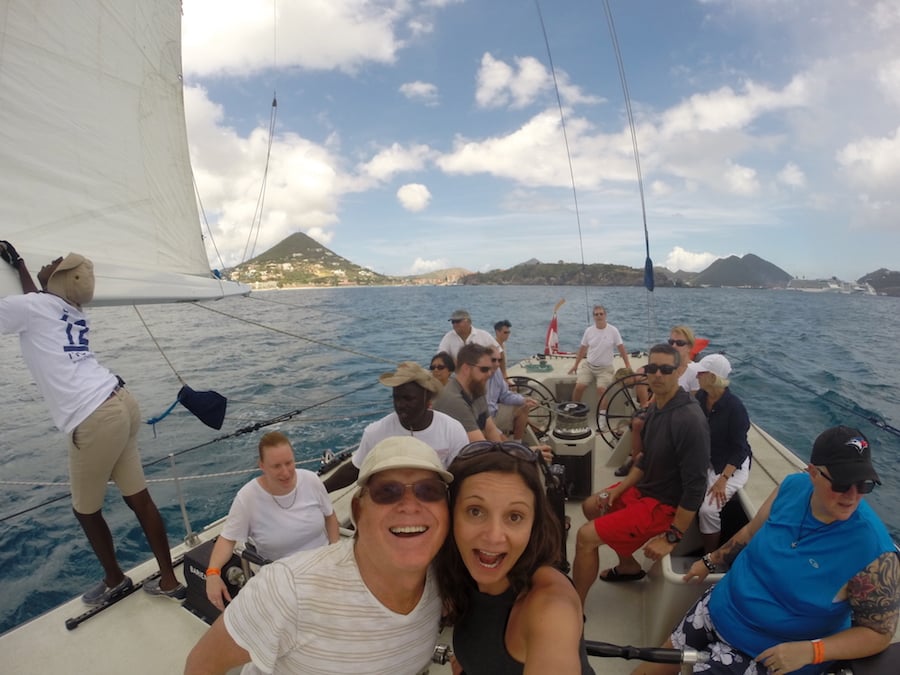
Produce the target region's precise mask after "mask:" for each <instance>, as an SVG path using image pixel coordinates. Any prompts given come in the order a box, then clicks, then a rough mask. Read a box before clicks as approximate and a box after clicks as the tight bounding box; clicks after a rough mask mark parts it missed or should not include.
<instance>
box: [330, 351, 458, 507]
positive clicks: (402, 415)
mask: <svg viewBox="0 0 900 675" xmlns="http://www.w3.org/2000/svg"><path fill="white" fill-rule="evenodd" d="M378 381H379V382H381V383H382V384H384V385H386V386H388V387H391V388H392V389H393V392H392V394H393V400H394V412H392V413H391V414H390V415H387V416H386V417H382V418H381V419H380V420H377V421H375V422H372V423H371V424H370V425H368V426H367V427H366V429H365V431H363V435H362V440H361V441H360V442H359V447H358V448H357V449H356V451H355V452H354V453H353V457H352V459H351V461H350V462H347V463H346V464H344V465H343V466H342V467H341V468H340V469H338V470H337V471H336V472H335V473H334V475H333V476H331V477H329V478H328V479H327V480H326V481H325V487H326V488H327V489H328V491H329V492H332V491H334V490H337V489H339V488H342V487H346V486H347V485H350V484H351V483H352V482H353V481H355V480H356V478H357V476H358V475H359V469H360V467H362V465H363V462H364V461H365V459H366V456H367V455H368V454H369V452H371V450H372V448H373V447H375V445H376V444H377V443H378V442H379V441H382V440H384V439H385V438H390V437H392V436H413V437H415V438H418V439H420V440H422V441H424V442H425V443H427V444H428V445H429V446H430V447H431V448H434V450H435V452H437V454H438V457H440V459H441V463H442V464H443V465H444V466H445V467H448V466H450V462H452V461H453V459H454V458H455V457H456V453H458V452H459V450H460V448H462V447H463V446H464V445H465V444H466V443H468V442H469V437H468V435H467V434H466V430H465V429H464V428H463V426H462V424H460V423H459V422H457V421H456V420H455V419H453V418H452V417H450V416H449V415H445V414H444V413H442V412H437V411H435V410H432V409H431V401H432V400H433V399H434V397H435V396H437V394H438V392H440V391H441V383H440V382H438V380H437V378H435V377H434V375H432V374H431V373H430V372H429V371H428V370H426V369H425V368H423V367H422V366H420V365H419V364H418V363H414V362H413V361H404V362H403V363H401V364H399V365H398V366H397V370H396V371H394V372H392V373H383V374H382V375H381V376H380V377H379V378H378Z"/></svg>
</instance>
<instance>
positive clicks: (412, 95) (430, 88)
mask: <svg viewBox="0 0 900 675" xmlns="http://www.w3.org/2000/svg"><path fill="white" fill-rule="evenodd" d="M400 93H401V94H403V95H404V96H405V97H406V98H408V99H409V100H410V101H421V102H422V103H424V104H425V105H428V106H434V105H437V104H438V88H437V86H436V85H434V84H431V83H430V82H420V81H419V80H416V81H415V82H405V83H404V84H401V85H400Z"/></svg>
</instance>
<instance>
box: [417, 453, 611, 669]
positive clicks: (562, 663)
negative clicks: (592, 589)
mask: <svg viewBox="0 0 900 675" xmlns="http://www.w3.org/2000/svg"><path fill="white" fill-rule="evenodd" d="M542 467H543V460H542V459H541V458H540V455H539V453H535V452H534V451H532V450H531V449H530V448H529V447H527V446H525V445H522V444H521V443H514V442H504V443H492V442H490V441H477V442H475V443H470V444H469V445H467V446H466V447H464V448H463V449H462V450H461V451H460V453H459V455H457V457H456V459H455V460H454V461H453V464H451V466H450V467H449V470H450V472H451V473H453V476H454V481H453V483H451V485H450V512H451V515H452V519H453V531H452V534H451V536H449V537H447V541H446V542H445V543H444V546H443V547H442V549H441V551H440V552H439V553H438V556H437V558H436V559H435V563H434V564H435V567H436V572H437V574H436V576H437V579H438V583H439V585H440V587H441V592H442V594H443V597H444V600H445V604H446V606H447V614H446V617H445V621H446V623H448V624H449V625H453V627H454V628H453V651H454V655H455V659H456V662H455V663H454V664H453V671H454V673H455V675H458V674H459V673H465V675H481V674H482V673H483V674H485V675H487V674H490V675H518V674H520V673H554V674H557V673H558V674H560V675H569V674H571V675H586V674H591V675H592V674H593V672H594V671H593V670H592V669H591V667H590V665H588V662H587V654H586V652H585V647H584V638H583V618H582V608H581V601H580V600H579V598H578V594H577V593H576V592H575V588H574V587H573V586H572V583H571V581H570V579H569V578H568V577H567V576H566V575H564V574H563V573H562V572H561V571H559V569H558V568H557V567H556V565H558V564H559V563H560V562H561V561H560V551H561V536H562V533H561V527H560V523H559V520H558V518H557V517H556V516H555V515H554V513H553V511H552V510H551V508H550V505H549V502H548V500H547V495H546V492H545V490H544V486H543V484H542V482H541V468H542Z"/></svg>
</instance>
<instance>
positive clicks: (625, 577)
mask: <svg viewBox="0 0 900 675" xmlns="http://www.w3.org/2000/svg"><path fill="white" fill-rule="evenodd" d="M645 576H647V573H646V572H645V571H644V570H641V571H640V572H635V573H634V574H620V573H619V571H618V570H617V569H616V568H615V567H610V568H609V570H607V572H606V576H605V577H604V576H598V577H597V578H598V579H600V581H607V582H609V583H611V584H615V583H619V582H620V581H640V580H641V579H643V578H644V577H645Z"/></svg>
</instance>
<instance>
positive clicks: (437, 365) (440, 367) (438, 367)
mask: <svg viewBox="0 0 900 675" xmlns="http://www.w3.org/2000/svg"><path fill="white" fill-rule="evenodd" d="M428 369H429V370H447V366H445V365H444V364H443V363H432V364H431V365H430V366H428Z"/></svg>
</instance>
